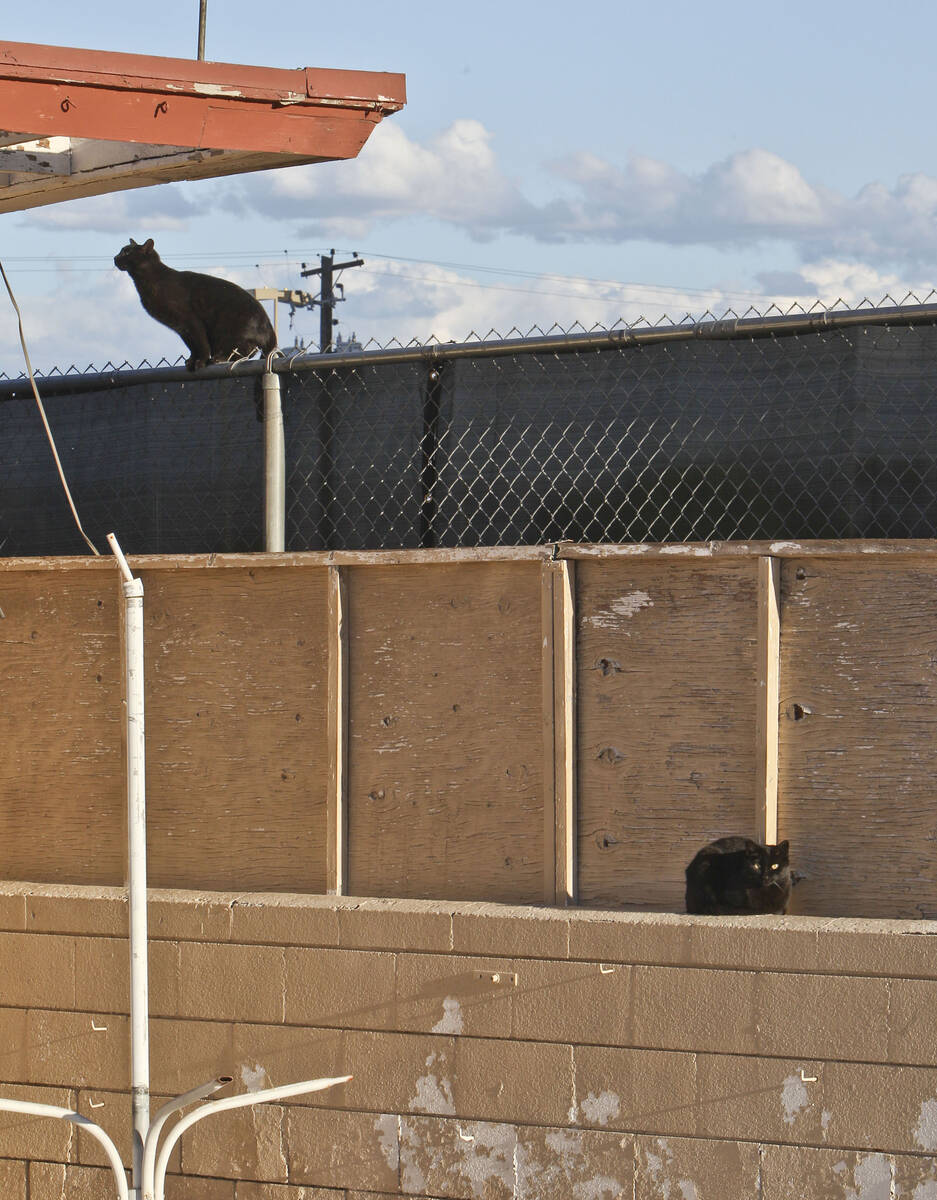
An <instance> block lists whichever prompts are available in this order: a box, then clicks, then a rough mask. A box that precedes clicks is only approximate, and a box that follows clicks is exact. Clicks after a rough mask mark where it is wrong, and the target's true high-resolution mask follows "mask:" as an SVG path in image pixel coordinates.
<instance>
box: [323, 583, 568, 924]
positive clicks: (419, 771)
mask: <svg viewBox="0 0 937 1200" xmlns="http://www.w3.org/2000/svg"><path fill="white" fill-rule="evenodd" d="M346 580H347V582H346V589H347V594H346V600H347V617H346V619H347V636H348V656H349V674H350V682H349V691H350V695H349V730H348V747H349V750H348V785H347V797H348V858H349V863H348V875H349V884H348V887H349V892H350V893H351V894H353V895H385V896H402V897H412V896H434V897H438V898H444V899H486V900H502V901H518V902H523V901H527V902H531V901H532V902H534V903H538V902H540V901H542V899H543V891H544V775H545V767H544V763H545V754H546V750H545V747H544V730H543V720H542V706H543V686H542V678H541V670H542V659H543V655H542V652H541V637H542V630H541V593H540V587H541V569H540V564H539V563H538V562H520V563H499V562H477V563H466V564H460V563H455V564H453V563H439V564H436V565H434V566H433V567H432V568H428V567H426V566H423V565H417V566H393V567H371V566H368V567H351V568H349V569H348V573H347V577H346ZM549 753H550V756H551V762H552V753H553V749H552V742H551V746H550V749H549Z"/></svg>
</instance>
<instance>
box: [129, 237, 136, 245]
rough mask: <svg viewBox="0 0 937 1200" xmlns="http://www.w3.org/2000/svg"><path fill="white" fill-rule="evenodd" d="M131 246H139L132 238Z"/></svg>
mask: <svg viewBox="0 0 937 1200" xmlns="http://www.w3.org/2000/svg"><path fill="white" fill-rule="evenodd" d="M130 245H131V246H136V245H137V243H136V242H135V241H134V240H133V238H131V239H130Z"/></svg>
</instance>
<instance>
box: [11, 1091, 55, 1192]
mask: <svg viewBox="0 0 937 1200" xmlns="http://www.w3.org/2000/svg"><path fill="white" fill-rule="evenodd" d="M0 1095H2V1096H5V1097H6V1098H7V1099H9V1100H32V1101H33V1102H35V1103H37V1104H56V1105H59V1106H60V1107H62V1108H70V1107H71V1103H72V1101H71V1092H69V1091H68V1090H67V1089H65V1088H42V1087H33V1086H31V1085H23V1084H17V1083H0ZM72 1138H73V1129H72V1127H71V1126H69V1125H67V1124H66V1123H65V1122H64V1121H56V1120H54V1119H51V1118H49V1117H32V1116H27V1115H26V1114H24V1113H11V1112H0V1159H4V1158H24V1159H33V1158H42V1159H48V1160H50V1161H52V1162H67V1161H68V1159H69V1150H70V1147H71V1146H72V1145H73V1142H72ZM2 1195H3V1192H2V1190H0V1196H2Z"/></svg>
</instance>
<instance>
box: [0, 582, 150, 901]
mask: <svg viewBox="0 0 937 1200" xmlns="http://www.w3.org/2000/svg"><path fill="white" fill-rule="evenodd" d="M120 603H121V600H120V587H119V584H118V578H117V572H116V571H115V570H113V569H112V570H111V571H110V572H107V573H103V572H100V573H99V572H94V573H85V572H59V573H57V574H51V573H48V572H22V573H21V572H17V573H16V574H11V575H4V576H0V609H2V611H3V613H4V617H3V618H2V619H0V695H2V702H0V877H2V878H4V879H25V880H43V881H46V882H50V883H104V884H120V883H122V882H123V880H124V861H125V858H126V850H125V845H126V815H125V808H124V805H125V801H124V796H125V768H124V763H123V757H122V753H121V731H122V728H123V714H122V708H121V702H120V698H121V686H122V680H121V660H120V648H119V634H118V628H119V624H118V614H119V611H120Z"/></svg>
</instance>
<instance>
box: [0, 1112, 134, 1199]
mask: <svg viewBox="0 0 937 1200" xmlns="http://www.w3.org/2000/svg"><path fill="white" fill-rule="evenodd" d="M0 1111H2V1112H14V1113H27V1114H29V1115H30V1116H34V1117H57V1118H58V1119H59V1120H60V1121H70V1122H71V1123H72V1124H73V1125H77V1126H78V1127H79V1129H85V1130H87V1132H88V1133H90V1134H91V1136H92V1137H93V1138H97V1140H98V1141H99V1142H100V1143H101V1145H102V1146H103V1147H104V1151H105V1153H106V1154H107V1158H108V1162H109V1163H110V1164H111V1170H112V1171H113V1172H114V1181H115V1183H116V1184H117V1196H118V1200H130V1198H129V1193H128V1191H127V1176H126V1174H125V1173H124V1164H123V1163H122V1162H121V1161H120V1155H119V1154H118V1152H117V1147H116V1146H115V1145H114V1143H113V1142H112V1141H111V1139H110V1138H109V1137H108V1135H107V1134H106V1133H105V1132H104V1130H103V1129H102V1128H101V1126H100V1125H96V1124H95V1122H94V1121H89V1120H88V1118H87V1117H83V1116H82V1115H81V1113H79V1112H74V1111H73V1110H72V1109H70V1108H59V1107H58V1106H57V1105H55V1104H34V1103H33V1102H32V1101H31V1100H3V1099H0Z"/></svg>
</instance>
